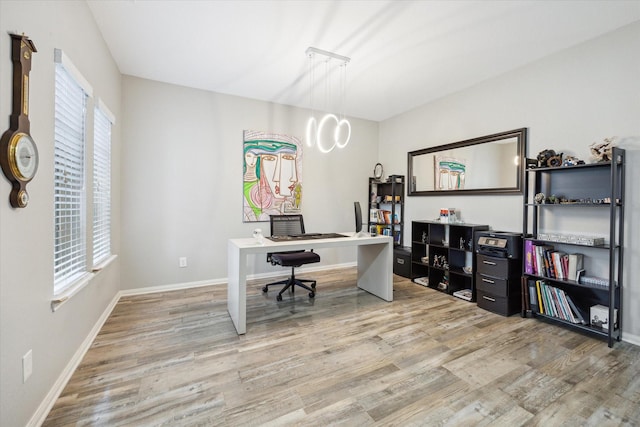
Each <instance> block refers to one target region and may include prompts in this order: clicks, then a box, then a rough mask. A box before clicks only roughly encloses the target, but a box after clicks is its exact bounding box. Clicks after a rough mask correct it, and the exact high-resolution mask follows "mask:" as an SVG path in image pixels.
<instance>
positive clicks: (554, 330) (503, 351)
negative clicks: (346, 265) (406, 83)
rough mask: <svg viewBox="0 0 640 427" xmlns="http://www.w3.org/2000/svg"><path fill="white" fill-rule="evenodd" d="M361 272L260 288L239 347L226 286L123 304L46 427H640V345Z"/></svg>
mask: <svg viewBox="0 0 640 427" xmlns="http://www.w3.org/2000/svg"><path fill="white" fill-rule="evenodd" d="M355 274H356V273H355V270H354V269H341V270H332V271H327V272H322V273H312V274H311V275H312V276H313V277H314V278H316V279H318V292H317V296H316V298H315V300H313V301H310V300H309V298H308V297H307V293H306V292H303V291H302V290H298V292H297V293H296V294H295V297H293V298H292V297H291V296H290V295H288V294H286V293H285V295H284V300H283V301H282V302H280V303H278V302H276V301H275V295H276V293H277V291H276V290H275V289H274V290H273V291H269V294H268V295H263V293H262V292H261V290H260V288H261V284H262V283H265V282H266V281H264V280H263V281H255V282H252V283H251V284H250V286H249V289H248V301H247V306H248V308H247V312H248V313H247V334H246V335H244V336H238V335H236V333H235V330H234V328H233V325H232V323H231V320H230V318H229V316H228V314H227V310H226V287H225V286H211V287H203V288H197V289H191V290H184V291H174V292H165V293H157V294H150V295H140V296H132V297H125V298H122V299H121V301H120V302H119V303H118V304H117V306H116V307H115V309H114V311H113V313H112V314H111V316H110V317H109V319H108V320H107V322H106V323H105V325H104V327H103V328H102V330H101V332H100V333H99V335H98V336H97V337H96V339H95V342H94V343H93V344H92V346H91V349H90V350H89V351H88V352H87V354H86V356H85V358H84V360H83V361H82V363H81V364H80V366H79V367H78V369H77V371H76V372H75V373H74V374H73V376H72V378H71V380H70V381H69V383H68V385H67V386H66V388H65V389H64V391H63V393H62V394H61V396H60V397H59V399H58V401H57V402H56V404H55V406H54V407H53V409H52V410H51V412H50V414H49V415H48V418H47V420H46V421H45V423H44V425H45V426H85V425H92V426H217V425H220V426H255V425H304V426H326V425H345V426H367V425H399V426H405V425H412V426H413V425H415V426H418V425H426V426H432V425H460V426H469V425H498V426H501V425H504V426H518V425H544V426H553V425H576V426H578V425H579V426H583V425H593V426H608V425H640V375H639V373H640V351H639V350H640V349H639V348H638V347H635V346H633V345H630V344H627V343H624V342H621V343H616V345H615V346H614V348H613V349H610V348H608V347H607V344H606V342H604V341H601V340H598V339H594V338H590V337H587V336H584V335H581V334H578V333H576V332H573V331H569V330H567V329H564V328H560V327H558V326H555V325H551V324H547V323H544V322H541V321H538V320H534V319H523V318H521V317H520V316H517V315H516V316H512V317H509V318H505V317H501V316H498V315H495V314H492V313H490V312H487V311H484V310H482V309H479V308H477V307H476V305H475V304H472V303H468V302H465V301H462V300H459V299H456V298H454V297H451V296H448V295H445V294H443V293H440V292H437V291H434V290H431V289H427V288H424V287H421V286H419V285H417V284H414V283H411V282H410V281H409V280H407V279H403V278H401V277H398V276H394V277H395V291H394V302H393V303H387V302H385V301H383V300H381V299H379V298H376V297H374V296H372V295H370V294H368V293H367V292H365V291H362V290H359V289H357V287H356V286H355ZM305 276H309V274H306V275H305Z"/></svg>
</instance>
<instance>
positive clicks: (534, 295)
mask: <svg viewBox="0 0 640 427" xmlns="http://www.w3.org/2000/svg"><path fill="white" fill-rule="evenodd" d="M529 304H530V306H531V311H533V312H535V313H539V312H540V311H539V308H538V292H537V288H536V284H535V282H534V281H533V280H529Z"/></svg>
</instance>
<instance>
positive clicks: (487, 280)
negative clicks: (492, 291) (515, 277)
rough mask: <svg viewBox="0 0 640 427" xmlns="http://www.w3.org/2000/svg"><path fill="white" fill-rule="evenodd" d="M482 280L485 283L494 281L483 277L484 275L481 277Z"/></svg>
mask: <svg viewBox="0 0 640 427" xmlns="http://www.w3.org/2000/svg"><path fill="white" fill-rule="evenodd" d="M482 281H483V282H485V283H491V284H494V283H496V282H494V281H493V280H489V279H485V278H484V277H483V278H482Z"/></svg>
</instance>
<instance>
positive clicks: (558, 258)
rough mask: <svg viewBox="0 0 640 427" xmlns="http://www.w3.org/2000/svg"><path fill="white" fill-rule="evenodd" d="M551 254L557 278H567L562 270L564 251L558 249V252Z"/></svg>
mask: <svg viewBox="0 0 640 427" xmlns="http://www.w3.org/2000/svg"><path fill="white" fill-rule="evenodd" d="M551 255H552V259H553V268H554V272H555V278H556V279H560V280H564V279H566V277H565V275H564V273H563V272H562V256H563V255H564V252H558V251H556V252H552V253H551Z"/></svg>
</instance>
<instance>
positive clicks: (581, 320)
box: [566, 295, 587, 325]
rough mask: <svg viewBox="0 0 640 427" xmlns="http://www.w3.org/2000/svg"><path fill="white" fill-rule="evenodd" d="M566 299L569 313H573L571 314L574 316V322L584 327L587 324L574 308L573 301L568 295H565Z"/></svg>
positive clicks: (576, 308)
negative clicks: (569, 309)
mask: <svg viewBox="0 0 640 427" xmlns="http://www.w3.org/2000/svg"><path fill="white" fill-rule="evenodd" d="M566 298H567V302H568V303H569V307H571V311H573V314H574V315H575V318H576V320H577V321H578V322H579V323H582V324H583V325H586V324H587V322H586V321H585V320H584V317H583V316H582V313H580V310H578V307H576V305H575V304H574V302H573V300H572V299H571V298H570V297H569V295H566Z"/></svg>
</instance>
